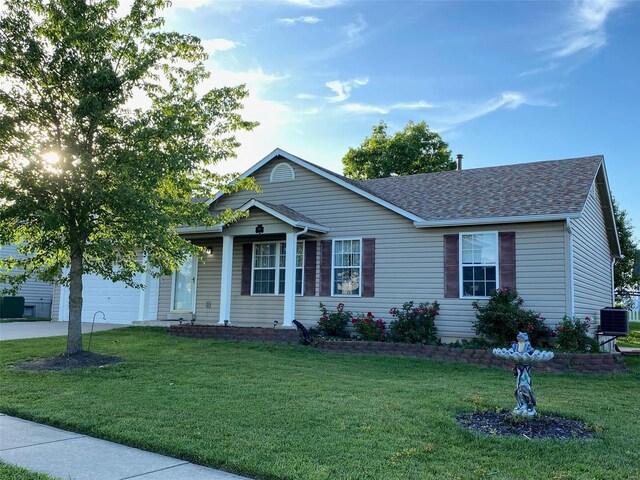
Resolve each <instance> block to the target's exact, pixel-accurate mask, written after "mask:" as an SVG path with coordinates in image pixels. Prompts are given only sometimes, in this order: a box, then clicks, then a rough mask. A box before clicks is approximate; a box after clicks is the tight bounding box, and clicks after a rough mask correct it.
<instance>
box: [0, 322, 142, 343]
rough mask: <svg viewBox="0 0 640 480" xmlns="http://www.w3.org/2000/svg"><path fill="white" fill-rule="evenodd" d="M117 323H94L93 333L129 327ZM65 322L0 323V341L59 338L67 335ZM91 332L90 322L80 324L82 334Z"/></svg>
mask: <svg viewBox="0 0 640 480" xmlns="http://www.w3.org/2000/svg"><path fill="white" fill-rule="evenodd" d="M130 326H131V325H121V324H117V323H96V324H95V325H94V326H93V331H94V332H100V331H102V330H111V329H112V328H122V327H130ZM68 328H69V324H68V323H67V322H9V323H0V341H2V340H17V339H20V338H42V337H61V336H64V335H67V330H68ZM90 331H91V322H83V323H82V333H89V332H90Z"/></svg>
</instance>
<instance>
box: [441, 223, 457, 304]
mask: <svg viewBox="0 0 640 480" xmlns="http://www.w3.org/2000/svg"><path fill="white" fill-rule="evenodd" d="M459 243H460V236H459V235H458V234H457V233H455V234H451V235H445V236H444V297H445V298H459V297H460V264H459V262H460V257H459Z"/></svg>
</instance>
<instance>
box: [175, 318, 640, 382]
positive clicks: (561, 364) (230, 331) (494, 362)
mask: <svg viewBox="0 0 640 480" xmlns="http://www.w3.org/2000/svg"><path fill="white" fill-rule="evenodd" d="M169 334H170V335H175V336H180V337H190V338H214V339H217V340H236V341H250V342H269V343H294V344H296V343H298V342H299V336H298V332H297V331H296V330H293V329H282V328H281V329H272V328H260V327H231V326H229V327H223V326H216V325H171V326H170V327H169ZM313 347H314V348H317V349H318V350H322V351H325V352H331V353H344V354H361V355H388V356H394V357H414V358H428V359H433V360H443V361H447V362H455V363H466V364H470V365H477V366H480V367H497V368H504V369H509V370H510V369H512V368H513V365H512V363H511V362H508V361H506V360H501V359H499V358H497V357H495V356H494V355H493V354H492V353H491V351H490V350H471V349H458V348H450V347H446V346H435V345H415V344H408V343H383V342H349V341H344V342H340V341H327V340H315V341H314V343H313ZM536 370H537V371H540V372H554V373H581V374H586V375H599V374H610V373H628V370H627V367H626V366H625V364H624V362H623V360H622V356H621V355H616V354H573V353H556V354H555V357H554V358H553V360H551V361H549V362H546V363H544V364H541V365H539V366H536Z"/></svg>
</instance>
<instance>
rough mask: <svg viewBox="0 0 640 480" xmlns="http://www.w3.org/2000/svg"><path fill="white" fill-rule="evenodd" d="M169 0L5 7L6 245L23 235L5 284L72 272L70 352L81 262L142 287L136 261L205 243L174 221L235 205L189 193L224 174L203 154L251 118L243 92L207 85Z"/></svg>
mask: <svg viewBox="0 0 640 480" xmlns="http://www.w3.org/2000/svg"><path fill="white" fill-rule="evenodd" d="M168 4H169V3H168V2H167V1H165V0H135V1H134V2H133V4H132V7H131V10H130V11H129V13H128V14H126V15H125V16H120V17H118V16H117V15H116V10H117V8H118V2H117V1H110V0H109V1H93V2H89V1H87V0H51V1H46V0H8V1H7V2H6V3H5V5H6V9H5V10H4V11H3V13H1V14H0V32H2V35H0V245H3V244H18V245H20V247H19V253H20V255H19V256H16V257H14V258H8V259H1V260H0V285H1V284H2V283H3V282H6V283H8V284H9V287H10V288H12V289H13V290H15V289H16V288H17V286H18V285H19V284H20V283H22V282H24V281H25V280H26V279H27V278H28V277H32V278H38V279H41V280H45V281H53V282H58V283H62V284H67V285H69V286H70V325H69V327H70V332H71V331H72V327H73V328H74V332H75V333H74V338H75V340H76V342H77V343H76V344H75V345H74V346H73V347H71V346H69V348H71V350H69V348H68V350H67V351H68V352H69V353H72V352H73V351H78V347H79V346H80V344H79V342H80V338H81V337H80V333H79V332H80V329H79V321H80V312H81V309H82V297H81V282H82V274H83V273H96V274H99V275H101V276H103V277H105V278H107V279H111V280H113V281H123V282H125V283H127V284H129V285H130V286H133V287H139V286H140V285H138V284H136V282H135V280H134V279H135V278H136V274H138V273H139V272H144V271H150V272H151V273H153V274H156V275H158V274H165V273H168V272H169V271H171V270H173V269H176V268H177V267H178V266H179V265H180V264H181V263H182V261H183V260H184V259H185V257H186V256H187V255H188V254H189V253H193V254H197V253H199V249H198V248H197V247H195V246H193V245H192V244H191V243H190V242H188V241H186V240H184V239H181V238H180V237H179V236H178V235H177V233H176V228H178V227H180V226H183V225H212V224H215V223H218V222H224V223H226V222H230V221H233V220H234V219H235V218H238V216H239V214H238V213H235V212H232V211H227V212H225V213H224V214H223V215H222V216H220V217H219V218H213V217H212V215H211V213H210V211H209V208H208V205H207V204H206V203H204V202H194V201H193V200H192V199H193V198H208V197H210V196H211V194H212V192H214V191H216V190H219V189H221V188H222V189H226V188H227V187H225V186H224V185H226V184H227V183H228V182H229V181H230V180H231V179H232V177H229V176H219V175H216V174H214V173H212V170H211V167H212V165H214V164H215V163H217V162H219V161H223V160H226V159H229V158H233V157H234V153H233V152H234V148H236V147H237V146H238V142H237V141H236V139H235V136H234V132H235V131H237V130H243V129H251V128H252V127H253V125H254V124H252V123H250V122H246V121H244V120H243V119H242V118H241V117H240V115H239V114H238V110H239V109H240V108H241V107H242V100H243V98H244V97H246V95H247V91H246V90H245V88H244V86H238V87H233V88H220V89H214V90H210V91H206V90H204V89H203V88H202V82H203V81H204V80H205V79H206V78H207V77H208V75H209V74H208V73H207V71H206V70H205V68H204V65H203V61H204V60H206V58H207V54H206V53H205V51H204V49H203V47H202V46H201V44H200V40H199V39H198V38H196V37H192V36H190V35H183V34H178V33H174V32H168V31H165V30H163V28H162V27H163V23H164V20H163V18H162V17H161V16H160V14H159V12H160V11H161V10H162V9H163V8H164V7H166V6H167V5H168ZM251 186H252V183H251V182H248V183H247V182H245V181H241V182H236V183H235V184H234V185H233V187H230V188H235V189H239V188H245V187H251ZM11 269H16V270H13V271H8V270H11ZM71 336H72V335H71V333H70V337H71Z"/></svg>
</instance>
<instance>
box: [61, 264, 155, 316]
mask: <svg viewBox="0 0 640 480" xmlns="http://www.w3.org/2000/svg"><path fill="white" fill-rule="evenodd" d="M82 282H83V290H82V297H83V304H82V321H83V322H90V321H91V320H92V319H93V316H94V314H95V313H96V312H104V314H105V316H106V321H107V322H109V323H121V324H131V323H132V322H133V321H135V320H156V319H157V308H158V279H157V278H151V277H150V276H149V277H148V278H147V282H146V284H147V288H146V289H145V290H144V291H143V290H140V289H135V288H131V287H128V286H127V285H125V284H124V283H122V282H117V283H114V282H111V281H109V280H104V279H103V278H102V277H100V276H97V275H85V276H84V277H83V278H82ZM59 318H60V320H62V321H68V320H69V289H68V288H66V287H62V288H61V291H60V316H59ZM102 321H103V320H102V315H101V314H98V315H97V316H96V322H102Z"/></svg>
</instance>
